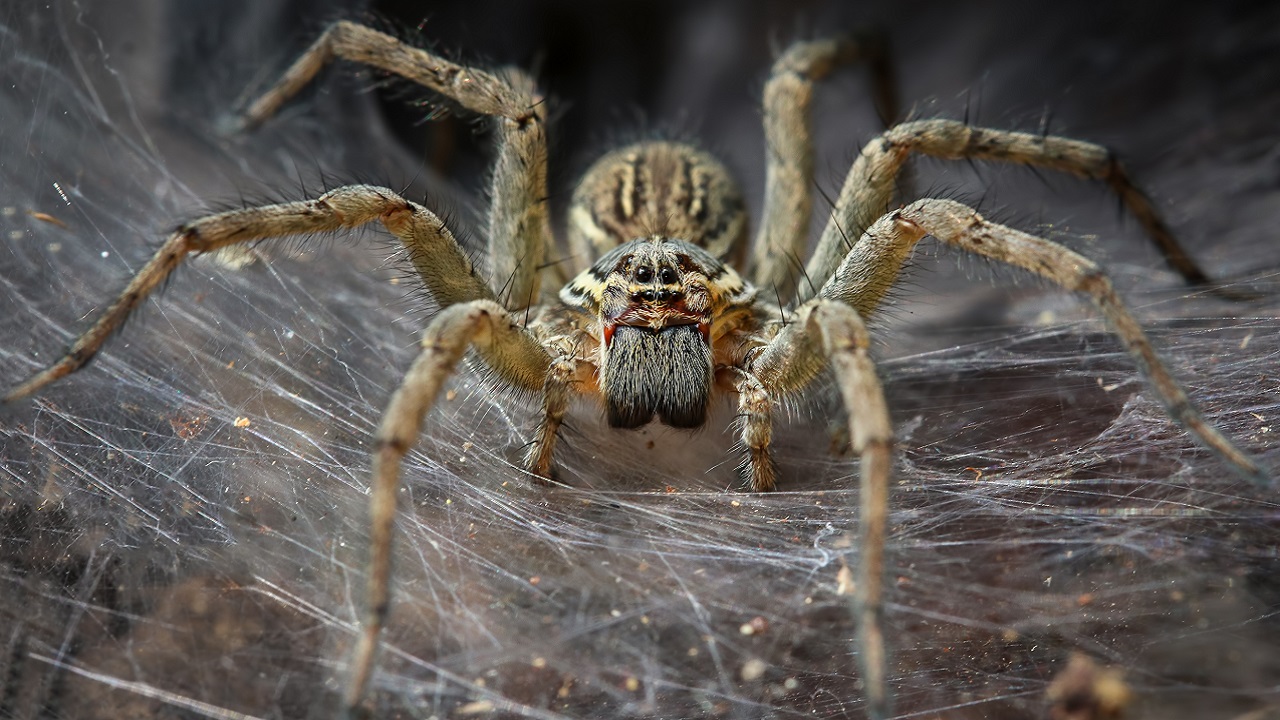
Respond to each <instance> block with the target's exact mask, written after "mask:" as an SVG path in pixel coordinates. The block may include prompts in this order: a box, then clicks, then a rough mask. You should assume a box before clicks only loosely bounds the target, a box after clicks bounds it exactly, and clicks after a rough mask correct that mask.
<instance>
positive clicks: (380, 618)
mask: <svg viewBox="0 0 1280 720" xmlns="http://www.w3.org/2000/svg"><path fill="white" fill-rule="evenodd" d="M469 347H475V348H476V349H477V350H478V351H480V353H481V355H482V356H483V357H485V358H486V359H488V358H493V357H518V358H521V362H522V363H523V364H524V366H525V369H526V370H527V371H528V377H526V378H525V382H524V383H523V385H522V386H523V387H524V388H526V389H534V388H538V387H541V386H542V382H543V380H544V378H545V377H546V376H547V372H548V368H549V367H550V366H551V364H552V361H551V358H550V356H549V355H548V354H547V352H546V350H544V349H543V347H542V345H541V344H540V343H539V342H538V340H537V339H536V338H534V336H533V334H532V333H530V332H529V331H527V330H525V329H524V328H523V327H521V325H520V324H519V322H518V321H517V319H516V318H515V317H513V316H512V314H511V313H510V312H509V311H507V310H506V309H505V308H503V307H502V306H501V305H499V304H498V303H496V302H494V301H492V300H487V299H486V300H474V301H471V302H467V303H462V304H458V305H453V306H451V307H448V308H446V309H444V310H442V311H441V312H440V314H439V315H437V316H436V317H435V319H433V320H432V321H431V324H430V325H428V326H427V329H426V331H425V332H424V334H423V338H422V352H421V353H420V354H419V355H418V358H417V359H416V360H414V362H413V365H412V366H411V367H410V368H409V372H408V373H407V374H406V375H405V377H404V380H403V381H401V383H400V387H399V388H398V389H397V390H396V392H395V394H394V395H392V396H391V402H390V404H389V405H388V406H387V410H386V413H384V414H383V416H382V424H381V425H380V426H379V428H378V433H377V436H376V438H375V441H374V444H375V449H374V455H373V473H372V474H373V481H372V482H373V485H372V492H371V497H370V501H369V512H370V522H371V526H372V529H371V530H370V537H369V548H370V561H369V580H368V600H367V603H368V605H367V607H366V610H365V612H366V615H365V620H364V623H363V624H362V626H361V630H360V635H359V638H358V639H357V641H356V647H355V650H354V651H353V653H352V655H351V676H350V679H349V682H348V685H347V689H346V695H345V697H344V703H345V706H346V708H347V710H348V712H350V713H351V714H352V715H354V714H355V713H356V710H357V708H358V706H359V705H360V703H361V702H362V701H363V699H364V695H365V690H366V688H367V687H368V684H369V678H370V676H371V675H372V673H373V666H374V659H375V656H376V650H377V647H378V636H379V635H380V634H381V632H382V626H383V625H384V624H385V623H386V618H387V612H388V610H389V608H390V602H391V550H392V535H393V531H394V529H395V515H396V497H397V495H398V493H397V490H398V488H399V484H400V462H401V460H402V459H403V458H404V456H405V455H406V454H407V453H408V452H409V451H410V450H411V449H412V448H413V445H414V443H416V442H417V440H418V434H419V432H420V430H421V428H422V421H423V418H424V417H425V416H426V414H427V411H429V410H430V409H431V406H432V404H433V403H434V401H435V398H436V396H437V395H438V394H439V393H440V388H441V387H442V386H443V385H444V381H445V380H446V379H447V378H448V377H449V374H450V373H451V372H452V371H453V368H454V367H455V366H456V365H457V364H458V361H459V360H460V359H461V358H462V356H463V354H464V353H465V352H466V351H467V349H468V348H469Z"/></svg>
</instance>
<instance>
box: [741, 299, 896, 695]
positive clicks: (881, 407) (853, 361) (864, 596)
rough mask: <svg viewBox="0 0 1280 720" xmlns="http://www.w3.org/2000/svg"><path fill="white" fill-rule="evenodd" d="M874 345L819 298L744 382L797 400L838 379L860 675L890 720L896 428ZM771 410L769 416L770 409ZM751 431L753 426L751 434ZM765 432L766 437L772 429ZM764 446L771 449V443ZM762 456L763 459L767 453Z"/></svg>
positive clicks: (756, 360) (850, 318)
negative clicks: (885, 610) (850, 492)
mask: <svg viewBox="0 0 1280 720" xmlns="http://www.w3.org/2000/svg"><path fill="white" fill-rule="evenodd" d="M870 345H871V337H870V334H869V333H868V332H867V328H866V326H865V325H864V324H863V322H862V318H861V317H859V315H858V312H857V311H856V310H854V309H853V308H852V307H850V306H848V305H845V304H842V303H840V302H835V301H832V300H828V299H826V298H820V299H816V300H812V301H810V302H809V303H807V304H805V305H804V306H802V307H800V308H799V309H798V310H797V311H796V319H795V321H794V322H792V323H790V324H788V325H787V326H786V328H784V329H783V330H782V332H780V333H779V334H778V335H777V337H775V338H774V339H773V341H771V342H770V343H769V344H768V345H766V346H765V347H764V348H761V349H760V350H759V351H758V352H757V353H756V354H755V355H754V357H753V358H752V359H751V360H750V362H749V366H750V367H749V368H748V370H747V371H746V372H744V373H743V374H744V375H747V376H748V377H752V378H753V379H754V381H755V384H756V386H757V387H758V388H759V389H760V392H761V393H763V394H765V397H766V398H767V397H768V395H773V396H779V395H785V394H787V393H792V392H798V391H799V390H801V389H802V388H804V387H805V386H807V385H808V384H809V382H810V381H812V380H813V378H814V377H815V376H816V375H817V374H818V372H819V371H821V369H822V368H823V367H824V366H825V365H827V364H828V363H829V364H830V367H831V369H832V370H833V372H834V375H835V379H836V383H837V384H838V385H839V387H840V395H841V398H842V399H843V401H844V406H845V410H846V411H847V412H848V414H849V422H850V428H849V429H850V442H851V443H852V447H853V450H854V451H855V452H857V453H858V456H859V458H860V461H859V473H860V477H861V481H860V488H859V520H860V526H861V538H860V542H859V545H858V547H859V548H861V552H862V558H861V559H860V560H859V562H858V564H857V565H858V578H857V586H856V591H855V594H854V618H855V620H856V622H857V625H858V663H859V670H860V672H861V674H862V681H863V685H864V687H865V689H866V693H867V714H868V715H869V716H870V717H872V718H884V717H888V715H889V693H888V689H887V677H886V675H887V670H886V664H887V660H886V657H885V649H884V633H883V630H882V629H881V622H880V619H881V614H882V601H881V597H882V595H883V589H884V587H883V586H884V546H885V531H886V526H887V524H888V514H889V474H890V472H891V471H892V465H893V457H892V452H893V427H892V425H891V423H890V420H889V409H888V405H887V404H886V403H885V399H884V393H883V392H882V391H881V388H880V381H879V380H878V379H877V378H876V370H875V365H874V363H872V361H871V356H870V354H869V352H868V349H869V347H870ZM743 402H744V403H745V402H747V401H746V400H744V401H743ZM765 406H766V408H767V403H766V405H765ZM766 420H767V417H766ZM751 424H752V422H751V420H750V419H748V422H747V426H748V427H750V425H751ZM765 427H766V430H767V425H766V426H765ZM746 434H747V433H744V439H745V437H746ZM764 442H765V443H767V442H768V438H767V436H766V437H765V438H764ZM745 444H747V445H748V448H749V450H750V451H751V453H752V457H751V458H750V462H751V463H752V466H753V467H754V466H755V454H756V448H754V447H752V446H751V444H750V442H746V443H745ZM760 450H761V451H762V452H763V451H764V450H765V448H763V447H762V448H760Z"/></svg>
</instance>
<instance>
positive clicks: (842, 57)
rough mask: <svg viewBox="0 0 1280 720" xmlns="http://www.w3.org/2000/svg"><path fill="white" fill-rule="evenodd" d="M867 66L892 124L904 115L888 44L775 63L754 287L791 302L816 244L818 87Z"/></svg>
mask: <svg viewBox="0 0 1280 720" xmlns="http://www.w3.org/2000/svg"><path fill="white" fill-rule="evenodd" d="M859 60H862V61H865V62H867V63H868V64H869V65H870V66H871V70H872V85H873V91H874V95H875V97H876V100H877V105H878V106H879V107H880V111H881V112H882V113H883V114H884V116H885V118H886V120H887V121H892V120H893V119H894V118H895V117H896V116H897V113H898V109H897V99H896V97H894V83H893V80H892V77H891V74H890V72H889V67H888V61H887V59H886V53H885V43H884V41H883V38H878V37H875V36H868V37H865V38H858V39H856V40H843V39H826V40H814V41H810V42H798V43H795V44H793V45H791V46H790V47H789V48H787V50H786V52H784V53H783V54H782V55H781V56H780V57H779V58H778V59H777V60H775V61H774V63H773V68H772V69H771V70H770V71H769V79H768V81H767V82H766V83H765V86H764V103H763V104H764V134H765V160H766V169H765V191H764V212H763V215H762V216H761V217H762V221H761V224H760V231H759V233H758V234H757V235H756V242H755V250H754V254H753V257H752V266H753V268H754V270H755V274H754V276H753V278H752V282H753V283H754V284H755V285H756V286H758V287H765V288H768V287H775V288H777V293H778V294H779V295H780V296H783V297H789V296H790V295H791V293H792V292H793V291H794V287H795V285H794V283H795V275H796V269H797V267H798V263H799V259H800V258H802V257H803V256H804V254H805V251H806V250H807V249H808V244H809V219H810V216H811V215H812V209H813V189H812V187H811V185H812V182H813V134H812V132H811V130H810V118H809V108H810V106H811V105H812V103H813V86H814V83H816V82H817V81H819V80H821V79H823V78H824V77H826V76H827V74H828V73H829V72H831V70H833V69H834V68H835V67H836V66H837V65H843V64H846V63H852V62H857V61H859Z"/></svg>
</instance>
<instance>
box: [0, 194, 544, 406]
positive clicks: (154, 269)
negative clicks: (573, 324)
mask: <svg viewBox="0 0 1280 720" xmlns="http://www.w3.org/2000/svg"><path fill="white" fill-rule="evenodd" d="M374 221H378V222H381V223H382V224H383V225H384V226H386V228H387V229H388V230H390V231H391V232H392V233H393V234H394V235H395V236H396V237H398V238H399V239H400V240H401V242H403V243H404V245H405V247H406V248H407V249H408V251H409V256H410V259H411V260H412V261H413V264H414V267H415V268H416V269H417V271H418V274H419V275H421V276H422V280H423V282H424V283H426V286H427V289H428V290H429V291H430V292H431V294H432V296H434V297H435V298H436V300H437V301H438V302H439V303H440V304H441V305H442V306H448V305H452V304H454V303H458V302H464V301H469V300H480V299H489V300H492V299H493V293H492V292H491V291H490V290H489V287H488V286H487V285H486V284H485V282H484V280H482V279H481V278H480V277H479V275H477V274H476V271H475V268H474V267H473V266H472V263H471V260H470V258H468V257H467V254H466V253H465V252H463V250H462V248H461V247H459V245H458V243H457V241H456V240H454V238H453V235H452V234H451V233H450V232H449V229H448V228H447V227H445V225H444V223H443V222H441V220H440V218H438V217H436V215H435V214H433V213H432V212H431V211H430V210H427V209H426V208H424V207H422V206H421V205H417V204H415V203H412V202H409V201H408V200H405V199H404V198H402V197H400V196H399V195H397V194H396V193H395V192H393V191H391V190H388V189H387V188H380V187H374V186H372V185H349V186H347V187H342V188H338V189H336V190H333V191H331V192H328V193H325V194H324V195H321V196H320V197H319V198H316V199H315V200H302V201H298V202H289V203H280V204H278V205H265V206H262V207H256V208H245V209H243V210H232V211H230V212H224V213H218V214H216V215H209V216H207V217H203V218H200V219H198V220H193V221H191V222H189V223H187V224H185V225H183V226H181V227H179V228H178V229H177V230H175V231H174V232H173V233H172V234H171V235H170V236H169V238H168V239H167V240H166V241H165V243H164V245H162V246H161V247H160V249H159V250H158V251H156V253H155V255H153V256H152V257H151V259H150V260H149V261H147V263H146V264H145V265H143V266H142V269H141V270H139V271H138V272H137V274H135V275H134V276H133V279H132V280H131V281H130V282H129V285H128V286H127V287H126V288H125V289H124V292H122V293H121V294H120V296H119V297H117V298H116V300H115V301H114V302H113V303H111V306H110V307H108V308H107V310H106V312H104V313H103V314H102V316H101V317H99V318H98V320H97V322H95V323H94V324H93V327H91V328H89V329H88V330H86V331H85V332H84V333H83V334H81V335H80V337H79V338H77V339H76V341H75V342H74V343H73V344H72V346H71V349H70V350H68V351H67V352H66V354H65V355H63V356H62V357H61V358H60V359H59V360H58V361H57V362H56V363H54V364H53V365H52V366H50V367H49V368H47V369H46V370H44V371H42V372H40V373H38V374H36V375H35V376H33V377H31V378H30V379H28V380H27V381H26V382H24V383H23V384H21V385H19V386H18V387H16V388H14V389H13V390H11V391H10V392H9V393H8V394H7V395H5V396H4V402H12V401H14V400H17V399H19V398H22V397H25V396H27V395H31V394H32V393H35V392H37V391H39V390H40V389H41V388H43V387H44V386H46V385H48V384H49V383H52V382H54V381H55V380H57V379H59V378H62V377H65V376H67V375H70V374H71V373H73V372H75V371H76V370H79V369H80V368H82V367H84V366H85V365H86V364H87V363H88V362H89V361H90V360H91V359H93V357H94V355H96V354H97V353H98V351H99V350H100V349H101V348H102V345H103V343H105V342H106V340H107V338H108V337H109V336H110V335H111V334H112V333H113V332H115V330H116V329H117V328H119V327H120V326H121V325H122V324H123V323H124V321H125V319H126V318H128V316H129V314H130V313H132V312H133V311H134V309H136V308H137V307H138V305H140V304H141V303H142V301H143V300H145V299H146V298H147V296H148V295H150V294H151V293H152V292H153V291H154V290H155V289H156V288H157V287H160V286H161V285H163V284H164V281H165V279H167V278H168V277H169V275H170V273H172V272H173V271H174V270H175V269H176V268H177V267H178V266H179V265H180V264H181V263H182V261H183V259H184V258H186V256H187V255H189V254H191V253H203V252H209V251H211V250H217V249H218V248H222V247H227V246H229V245H237V244H241V243H246V242H250V241H253V240H261V239H264V238H275V237H284V236H288V235H303V234H310V233H319V232H326V231H332V230H339V229H342V228H351V227H356V226H359V225H365V224H367V223H371V222H374ZM495 367H497V368H498V369H499V371H500V372H503V374H504V376H514V377H516V378H517V379H518V378H520V377H522V376H526V375H527V374H528V373H529V370H528V369H527V368H523V367H521V366H520V365H519V364H518V363H514V362H506V363H500V364H497V365H495ZM504 371H505V372H504Z"/></svg>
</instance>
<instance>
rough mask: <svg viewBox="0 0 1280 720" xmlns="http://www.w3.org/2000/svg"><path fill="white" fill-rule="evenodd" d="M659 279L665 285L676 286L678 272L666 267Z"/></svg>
mask: <svg viewBox="0 0 1280 720" xmlns="http://www.w3.org/2000/svg"><path fill="white" fill-rule="evenodd" d="M658 279H659V280H661V281H662V284H663V285H675V284H676V271H675V270H672V269H671V268H669V267H664V268H662V272H661V273H659V275H658Z"/></svg>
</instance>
